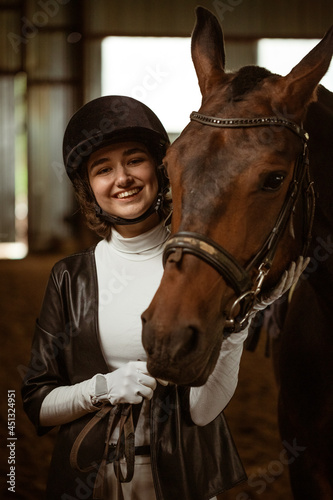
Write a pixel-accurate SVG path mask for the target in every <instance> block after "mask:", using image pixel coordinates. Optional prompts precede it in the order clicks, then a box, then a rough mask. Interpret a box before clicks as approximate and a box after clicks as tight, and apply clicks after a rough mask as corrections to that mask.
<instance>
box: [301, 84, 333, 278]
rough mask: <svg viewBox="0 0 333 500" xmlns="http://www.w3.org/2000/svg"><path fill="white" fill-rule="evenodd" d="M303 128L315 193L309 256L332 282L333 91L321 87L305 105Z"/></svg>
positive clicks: (313, 264)
mask: <svg viewBox="0 0 333 500" xmlns="http://www.w3.org/2000/svg"><path fill="white" fill-rule="evenodd" d="M304 128H305V129H306V130H307V131H308V132H309V135H310V141H309V159H310V171H311V175H312V178H313V180H314V186H315V191H316V193H318V197H317V199H316V213H315V220H314V227H313V241H312V244H311V249H310V253H309V256H310V257H311V258H312V260H313V262H312V266H315V265H317V266H319V267H320V268H321V269H322V270H323V274H324V275H325V273H326V277H327V278H328V275H330V276H331V277H332V282H333V204H332V202H331V200H332V192H333V140H332V136H333V93H332V92H329V91H328V90H326V89H325V88H324V87H321V88H320V89H319V93H318V101H317V102H315V103H312V104H311V105H310V107H309V111H308V115H307V119H306V121H305V124H304ZM315 274H317V273H315ZM319 284H320V283H319V282H318V285H319Z"/></svg>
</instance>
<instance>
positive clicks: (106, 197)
mask: <svg viewBox="0 0 333 500" xmlns="http://www.w3.org/2000/svg"><path fill="white" fill-rule="evenodd" d="M156 167H157V165H156V161H155V160H154V159H153V157H152V155H151V154H150V153H149V151H148V149H147V147H146V146H145V145H144V144H141V143H139V142H124V143H119V144H111V145H109V146H106V147H105V148H102V149H99V150H97V151H95V152H94V153H92V154H91V156H90V158H89V160H88V163H87V170H88V178H89V183H90V186H91V189H92V191H93V193H94V196H95V199H96V202H97V204H98V205H99V206H100V207H101V208H102V210H103V211H105V212H108V213H110V214H113V215H114V216H116V217H121V218H125V219H133V218H135V217H140V216H141V215H142V214H144V213H145V212H146V211H147V210H148V209H149V207H150V206H151V205H152V204H153V202H154V200H155V198H156V197H157V193H158V179H157V174H156ZM158 220H159V216H158V214H157V213H155V214H152V216H151V217H150V218H147V219H145V220H144V221H142V222H141V224H139V225H134V227H133V226H132V225H121V224H120V225H119V224H115V227H116V229H117V231H118V232H119V233H120V234H122V235H123V236H125V235H126V234H130V235H132V236H137V235H138V234H140V233H141V232H144V231H145V230H146V231H148V230H149V229H152V227H154V226H155V225H156V224H157V223H158Z"/></svg>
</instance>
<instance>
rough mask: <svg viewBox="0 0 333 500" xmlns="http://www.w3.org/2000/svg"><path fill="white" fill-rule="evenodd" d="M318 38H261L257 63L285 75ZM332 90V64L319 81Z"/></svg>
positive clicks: (315, 43)
mask: <svg viewBox="0 0 333 500" xmlns="http://www.w3.org/2000/svg"><path fill="white" fill-rule="evenodd" d="M319 41H320V40H316V39H311V40H309V39H306V40H297V39H278V38H272V39H271V38H263V39H262V40H259V42H258V65H259V66H263V67H265V68H267V69H269V70H270V71H272V72H273V73H277V74H279V75H282V76H285V75H287V74H288V73H289V72H290V70H291V69H292V68H293V67H294V66H296V64H297V63H298V62H299V61H300V60H301V59H303V57H304V56H306V54H307V53H308V52H310V50H311V49H313V47H314V46H315V45H317V43H318V42H319ZM320 83H321V84H322V85H324V87H326V88H327V89H328V90H330V91H331V92H332V91H333V65H332V64H331V67H330V69H329V70H328V72H327V73H326V75H325V76H324V77H323V79H322V80H321V82H320Z"/></svg>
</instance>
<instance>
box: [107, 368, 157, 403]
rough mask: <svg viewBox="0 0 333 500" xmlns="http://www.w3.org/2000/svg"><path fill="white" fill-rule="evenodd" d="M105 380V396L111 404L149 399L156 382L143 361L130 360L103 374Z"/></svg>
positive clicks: (139, 401)
mask: <svg viewBox="0 0 333 500" xmlns="http://www.w3.org/2000/svg"><path fill="white" fill-rule="evenodd" d="M104 377H105V379H106V381H107V387H108V393H107V398H108V400H109V401H110V403H111V404H113V405H116V404H118V403H133V404H138V403H141V401H142V399H143V398H144V399H151V398H152V397H153V393H154V390H155V389H156V386H157V382H156V379H154V377H152V376H151V375H150V374H149V373H148V370H147V363H146V362H145V361H130V362H129V363H126V365H124V366H122V367H121V368H118V369H117V370H114V371H113V372H111V373H107V374H106V375H104Z"/></svg>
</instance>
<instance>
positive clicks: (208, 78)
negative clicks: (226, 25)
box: [191, 7, 225, 96]
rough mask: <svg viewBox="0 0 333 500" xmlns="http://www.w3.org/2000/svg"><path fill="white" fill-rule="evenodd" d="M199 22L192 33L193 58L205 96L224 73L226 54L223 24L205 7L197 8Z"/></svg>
mask: <svg viewBox="0 0 333 500" xmlns="http://www.w3.org/2000/svg"><path fill="white" fill-rule="evenodd" d="M196 16H197V22H196V25H195V27H194V30H193V33H192V44H191V50H192V59H193V64H194V67H195V71H196V73H197V76H198V81H199V87H200V90H201V93H202V95H203V96H204V95H205V94H206V93H207V92H208V91H209V90H210V89H211V87H212V86H213V85H214V82H216V81H217V80H220V81H221V77H222V78H223V75H224V74H225V73H224V65H225V55H224V41H223V33H222V29H221V26H220V24H219V22H218V20H217V19H216V17H215V16H214V15H213V14H212V13H211V12H210V11H209V10H207V9H205V8H204V7H197V8H196Z"/></svg>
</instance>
